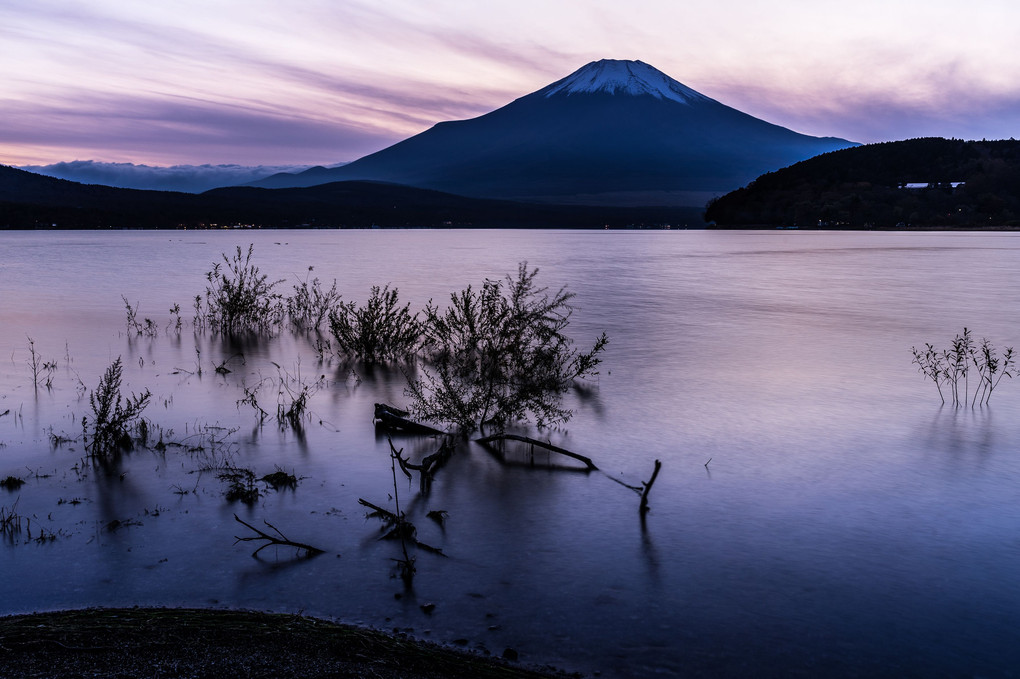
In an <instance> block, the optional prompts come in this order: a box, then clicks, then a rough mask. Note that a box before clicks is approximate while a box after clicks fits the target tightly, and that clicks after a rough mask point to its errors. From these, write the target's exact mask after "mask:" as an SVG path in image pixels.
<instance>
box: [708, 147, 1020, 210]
mask: <svg viewBox="0 0 1020 679" xmlns="http://www.w3.org/2000/svg"><path fill="white" fill-rule="evenodd" d="M705 218H706V220H708V221H712V222H715V223H716V224H717V225H718V226H720V227H730V228H748V227H753V226H797V227H802V228H804V227H807V228H818V227H822V228H844V229H861V228H907V227H917V228H927V227H939V228H952V227H967V228H992V227H996V228H997V227H1009V228H1017V227H1020V141H1013V140H1008V141H962V140H959V139H941V138H937V137H936V138H925V139H910V140H907V141H897V142H886V143H882V144H870V145H868V146H859V147H857V148H852V149H846V150H842V151H835V152H832V153H827V154H824V155H821V156H818V157H816V158H811V159H809V160H805V161H803V162H800V163H796V164H795V165H792V166H790V167H787V168H783V169H782V170H778V171H776V172H771V173H768V174H765V175H762V176H761V177H759V178H758V179H756V180H755V181H754V182H752V183H751V184H750V185H748V186H746V187H744V188H741V189H738V190H737V191H734V192H732V193H729V194H727V195H725V196H723V197H721V198H719V199H718V200H716V201H714V202H713V203H711V204H710V205H709V206H708V209H707V210H706V215H705Z"/></svg>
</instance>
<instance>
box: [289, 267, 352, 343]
mask: <svg viewBox="0 0 1020 679" xmlns="http://www.w3.org/2000/svg"><path fill="white" fill-rule="evenodd" d="M308 271H312V267H308ZM339 303H340V293H339V292H337V289H336V279H334V280H333V285H332V287H330V288H329V289H328V290H327V289H326V288H324V287H323V286H322V283H320V282H319V279H318V278H313V279H312V280H311V281H309V280H308V278H307V277H305V280H303V281H301V282H299V283H298V284H297V285H295V286H294V294H293V295H291V296H290V297H288V298H287V315H288V316H289V317H290V320H291V323H293V324H294V325H295V326H297V327H299V328H304V329H306V330H314V329H316V328H318V327H319V326H320V325H322V322H323V321H324V320H325V319H326V317H327V316H328V315H329V314H330V312H332V311H334V310H335V309H336V307H337V305H338V304H339Z"/></svg>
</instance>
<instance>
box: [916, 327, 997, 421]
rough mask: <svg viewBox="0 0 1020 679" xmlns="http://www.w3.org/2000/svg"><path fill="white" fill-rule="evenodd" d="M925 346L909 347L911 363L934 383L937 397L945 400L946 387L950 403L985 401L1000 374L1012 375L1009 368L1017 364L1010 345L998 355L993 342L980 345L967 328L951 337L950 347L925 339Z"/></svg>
mask: <svg viewBox="0 0 1020 679" xmlns="http://www.w3.org/2000/svg"><path fill="white" fill-rule="evenodd" d="M924 347H925V348H924V350H923V351H921V350H919V349H917V347H911V348H910V351H911V352H912V353H913V355H914V360H913V363H914V364H915V365H917V369H918V372H920V373H921V374H922V375H924V377H925V378H927V379H930V380H931V381H932V382H934V383H935V388H936V389H938V392H939V398H940V399H941V400H942V402H943V403H945V402H946V394H945V393H944V392H943V391H942V388H943V387H946V389H947V391H948V393H949V395H950V397H951V398H952V401H953V405H961V404H964V405H965V404H967V403H968V402H969V403H971V404H972V405H987V404H988V402H989V400H990V399H991V398H992V392H993V391H995V388H996V387H998V386H999V382H1001V381H1002V378H1003V377H1010V378H1011V377H1013V373H1012V372H1011V370H1012V369H1013V368H1014V366H1015V364H1016V359H1015V358H1014V356H1013V347H1006V349H1005V351H1004V352H1003V354H1002V356H999V354H998V351H997V350H996V349H995V346H994V345H993V344H992V343H991V342H990V341H989V340H987V339H982V340H981V344H980V345H979V344H978V343H977V342H976V341H975V340H974V336H973V335H972V334H971V332H970V330H969V329H967V328H964V329H963V333H962V334H959V335H957V336H956V337H954V338H953V341H952V343H951V344H950V348H949V349H945V350H943V351H941V352H940V351H938V350H936V349H935V347H934V346H933V345H931V344H928V343H925V345H924ZM972 370H973V372H974V390H973V393H972V392H971V388H970V383H971V379H970V378H971V371H972Z"/></svg>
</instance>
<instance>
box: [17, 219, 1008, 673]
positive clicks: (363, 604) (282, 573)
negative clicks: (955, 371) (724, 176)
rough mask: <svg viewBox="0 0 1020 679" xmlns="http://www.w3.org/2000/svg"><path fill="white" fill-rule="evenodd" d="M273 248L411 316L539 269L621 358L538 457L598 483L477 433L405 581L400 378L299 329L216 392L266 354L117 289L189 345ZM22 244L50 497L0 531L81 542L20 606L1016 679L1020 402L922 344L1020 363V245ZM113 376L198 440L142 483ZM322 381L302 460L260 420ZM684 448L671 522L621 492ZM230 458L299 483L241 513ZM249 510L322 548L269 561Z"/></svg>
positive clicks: (572, 655)
mask: <svg viewBox="0 0 1020 679" xmlns="http://www.w3.org/2000/svg"><path fill="white" fill-rule="evenodd" d="M248 243H254V244H255V259H256V263H257V264H258V265H259V266H260V267H261V268H262V269H263V271H265V272H266V273H268V274H269V275H270V276H271V277H273V278H282V279H285V281H286V283H284V284H283V286H281V287H282V288H285V291H288V292H289V290H290V286H291V284H293V283H294V282H297V281H298V280H301V279H304V278H305V277H306V276H308V275H309V267H313V268H314V269H313V271H311V272H310V273H311V275H312V276H318V277H319V278H320V279H322V280H325V281H329V282H331V281H332V280H333V279H334V278H335V279H336V280H337V282H338V287H339V288H340V289H341V291H342V292H343V294H344V298H345V299H347V300H354V301H358V302H362V301H364V300H365V299H366V298H367V296H368V292H369V289H370V287H371V286H372V285H380V284H385V283H390V284H391V285H393V286H396V287H398V288H399V290H400V294H401V298H402V299H403V300H405V301H408V302H411V304H412V307H415V308H420V307H421V306H423V305H424V304H425V303H426V302H427V301H428V300H429V299H434V300H437V301H440V300H445V299H447V298H448V295H449V293H450V292H452V291H454V290H459V289H461V288H463V287H465V286H466V285H468V284H474V285H478V284H480V283H481V282H482V281H483V280H484V279H485V278H487V277H489V278H498V277H502V276H503V275H504V274H505V273H507V272H512V271H515V270H516V267H517V263H518V262H520V261H524V260H527V261H528V262H529V264H531V265H532V266H537V267H539V268H540V270H541V273H540V275H539V280H540V281H541V282H542V283H544V284H545V285H548V286H550V287H553V288H558V287H559V286H561V285H566V286H568V289H569V290H571V291H573V292H575V293H576V294H577V297H576V299H575V302H576V306H577V310H576V312H575V316H574V319H573V323H572V324H571V326H570V330H571V333H572V334H573V335H574V336H575V337H576V339H577V340H578V341H579V343H582V344H583V343H586V342H587V343H590V342H591V341H593V340H594V338H595V337H596V336H597V335H598V334H599V333H600V332H601V331H603V330H605V331H606V332H607V333H608V334H609V337H610V340H611V343H610V345H609V348H608V350H607V352H606V357H605V365H604V370H603V371H602V375H601V376H600V377H599V379H598V381H597V383H593V384H591V385H588V388H586V389H585V390H584V391H583V392H578V393H577V394H573V395H571V397H570V406H571V407H572V408H573V409H574V410H575V413H576V414H575V416H574V418H573V419H572V420H571V421H570V422H569V423H568V424H567V425H566V427H565V428H563V429H562V430H558V431H554V432H543V433H542V434H541V435H542V436H545V437H550V438H551V439H552V440H553V441H554V442H556V443H558V444H559V445H562V446H565V447H567V448H570V449H572V450H575V451H577V452H579V453H582V454H584V455H588V456H590V457H592V458H593V459H594V460H595V462H596V464H598V466H599V467H600V469H601V470H602V471H600V472H596V473H591V474H584V473H574V472H564V471H550V470H548V469H529V468H526V467H504V466H501V465H500V464H498V462H497V461H496V460H494V459H493V458H492V457H491V456H490V455H489V454H488V453H487V452H486V451H485V450H484V449H482V448H481V447H479V446H478V445H477V444H475V443H469V444H465V446H464V448H463V449H462V450H460V451H458V453H457V455H456V456H455V457H454V458H453V460H452V461H451V463H450V465H449V466H448V467H446V468H445V469H444V470H443V471H441V472H440V473H439V475H438V477H437V479H436V482H435V484H434V485H433V487H432V489H431V491H430V492H429V493H428V494H422V493H420V492H419V490H418V486H417V482H415V484H414V485H413V486H408V484H407V483H406V482H403V481H402V482H400V484H398V491H399V494H400V500H401V503H402V508H404V509H405V510H406V511H407V513H408V516H409V518H410V519H411V520H412V521H413V522H415V524H416V525H417V526H418V529H419V538H420V539H421V540H423V541H424V542H426V543H429V544H432V545H435V546H437V547H441V548H442V549H443V551H444V552H445V553H446V554H447V555H448V558H442V557H438V556H435V555H432V554H427V553H418V558H417V571H418V572H417V576H416V578H415V580H414V586H413V589H412V590H410V591H407V590H405V589H404V587H403V584H402V583H401V581H400V580H398V579H394V578H392V577H391V575H392V561H391V559H393V558H396V557H397V556H398V554H399V549H398V547H397V546H396V545H394V544H393V543H391V542H386V541H380V540H378V539H377V538H378V537H379V522H378V521H377V520H374V519H366V518H365V511H364V509H363V508H362V507H361V506H360V505H359V504H358V498H365V499H367V500H369V501H372V502H375V503H376V504H380V505H386V506H392V500H391V499H390V496H391V495H392V494H393V479H392V476H391V469H390V460H389V457H388V445H387V442H386V439H385V438H384V437H380V436H377V434H376V432H375V429H374V427H373V426H372V404H373V403H375V402H378V401H388V402H392V403H397V404H401V403H404V402H405V399H404V396H403V383H404V378H403V376H402V374H401V373H400V372H399V371H386V370H376V371H370V370H367V369H366V368H364V367H363V366H358V367H356V368H355V370H356V372H357V379H356V378H355V377H354V376H352V375H351V374H350V369H349V368H348V367H343V366H340V365H339V363H338V362H337V361H335V360H333V361H330V360H326V361H324V362H320V361H319V360H318V357H317V356H316V351H315V347H314V341H313V339H312V338H309V337H307V336H303V335H294V334H293V333H291V332H284V333H282V334H281V335H279V336H278V337H275V338H272V339H271V340H263V341H260V342H253V343H250V344H249V345H247V346H244V347H241V350H242V351H243V354H244V360H243V362H242V360H241V359H240V358H234V359H232V360H231V362H230V363H228V365H229V367H231V368H232V369H233V372H231V373H230V374H228V375H219V374H216V373H215V372H214V370H213V368H214V366H215V365H217V364H219V363H221V362H222V361H223V360H225V359H227V358H229V357H231V356H233V355H234V353H235V352H237V351H238V347H236V346H234V345H231V344H230V343H229V342H226V341H224V340H222V339H221V338H218V337H215V336H210V335H209V334H207V333H198V334H196V333H194V332H193V331H192V328H191V327H190V324H189V325H187V326H186V327H185V329H184V331H183V332H182V333H181V334H180V335H179V336H178V335H177V334H176V333H173V332H169V333H163V332H161V333H160V334H159V336H158V337H155V338H147V337H136V336H132V335H130V334H129V333H127V332H126V328H125V313H124V303H123V301H122V299H121V295H126V296H127V297H128V298H129V300H130V301H131V302H132V303H137V304H138V306H139V309H140V316H146V317H151V318H153V319H155V320H157V321H158V322H159V323H161V324H166V323H167V322H168V320H169V313H168V309H169V307H170V305H171V304H173V303H175V302H176V303H180V305H181V307H182V308H183V309H184V310H185V313H184V315H185V317H186V318H190V312H189V311H188V310H189V309H190V305H191V301H190V300H191V299H193V298H194V296H195V295H196V294H198V293H201V292H202V291H203V290H204V284H205V280H204V277H203V274H204V273H205V272H206V271H208V270H209V268H210V267H211V264H212V262H214V261H217V260H218V259H219V256H220V253H223V252H230V251H232V250H233V248H234V247H235V246H236V245H242V246H244V247H247V244H248ZM0 253H2V254H0V350H2V351H0V413H2V412H4V411H9V412H7V413H6V414H4V415H2V416H0V477H6V476H8V475H14V476H18V477H22V478H26V479H27V483H26V484H25V485H24V486H22V487H21V488H20V489H18V490H16V491H6V490H0V508H4V509H6V510H10V509H11V508H16V511H17V512H18V513H19V514H21V515H23V516H27V517H31V521H32V530H33V536H35V535H38V531H40V530H45V531H47V532H49V533H52V534H55V535H56V536H57V537H56V539H55V540H53V541H49V542H45V543H39V542H36V541H30V540H29V539H28V536H27V535H26V533H25V532H22V533H21V534H20V535H19V536H15V537H14V538H13V539H8V540H6V541H5V542H4V543H3V544H2V545H0V573H2V576H3V577H0V613H15V612H26V611H33V610H44V609H56V608H66V607H82V606H90V605H100V604H103V605H129V604H166V605H204V606H222V607H244V608H255V609H265V610H278V611H303V612H305V613H309V614H314V615H318V616H323V617H330V618H336V619H340V620H344V621H351V622H357V623H361V624H366V625H371V626H374V627H380V628H383V629H398V630H403V631H407V632H408V633H410V634H413V635H414V636H417V637H421V638H429V639H434V640H436V641H442V642H453V641H459V642H460V643H465V642H466V645H467V646H468V647H472V648H478V649H480V650H482V649H484V650H488V651H490V652H492V653H494V654H497V655H498V654H501V653H502V652H503V650H504V649H505V648H508V647H509V648H514V649H516V650H517V651H518V652H519V653H520V656H521V659H522V661H525V662H530V663H538V664H542V663H552V664H555V665H558V666H560V667H564V668H566V669H570V670H577V671H582V672H601V676H606V677H651V676H748V675H755V676H812V677H813V676H876V675H884V676H925V677H929V676H954V677H955V676H992V677H1000V676H1001V677H1008V676H1017V675H1018V673H1020V669H1018V668H1020V578H1018V574H1020V502H1018V499H1020V497H1018V496H1020V450H1018V442H1020V418H1018V417H1017V415H1018V414H1020V384H1013V383H1010V381H1009V380H1006V381H1004V382H1003V383H1002V385H1001V386H1000V388H999V390H998V391H997V392H995V394H994V396H993V398H992V401H991V404H990V406H988V407H983V408H970V407H966V408H953V407H951V406H941V405H940V403H939V399H938V396H937V394H936V392H935V389H934V387H933V386H932V385H931V383H925V382H924V380H923V378H922V377H921V376H920V375H918V374H917V372H916V371H915V367H914V366H912V365H911V354H910V347H911V346H912V345H922V344H923V343H924V342H933V343H934V344H936V345H937V346H946V345H948V343H949V341H950V340H951V339H952V337H953V335H955V334H956V333H958V332H960V331H961V330H962V329H963V327H964V326H966V327H969V328H971V329H972V330H973V331H974V333H975V334H976V335H977V336H978V337H988V338H989V339H990V340H992V341H993V342H994V343H995V344H996V345H997V346H999V347H1002V346H1008V345H1014V344H1020V315H1018V314H1017V310H1018V309H1020V285H1018V281H1017V271H1018V270H1020V238H1018V237H1017V236H1016V235H1013V234H895V233H880V234H862V233H790V232H726V233H716V232H672V233H671V232H655V233H619V232H605V233H602V232H598V233H593V232H587V233H575V232H523V231H521V232H519V231H477V232H453V231H449V232H443V231H405V232H397V231H364V232H322V231H313V232H200V233H192V232H175V233H168V232H157V233H152V232H140V233H135V232H114V233H17V232H13V233H12V232H7V233H0ZM29 336H30V337H32V338H33V339H34V340H35V346H36V349H37V351H39V352H40V355H41V356H42V358H43V359H44V360H54V361H56V362H57V366H58V367H57V369H56V371H55V373H54V375H53V383H52V388H51V389H46V388H40V389H39V390H38V391H36V390H35V389H33V388H32V385H31V374H30V371H29V368H28V365H27V362H28V359H29V352H28V339H27V338H28V337H29ZM118 356H120V357H122V358H123V361H124V364H125V370H124V374H125V389H126V390H133V391H141V390H143V389H149V390H151V392H152V394H153V402H152V405H151V406H150V407H149V408H148V410H147V411H146V416H147V417H148V419H149V420H151V421H152V422H153V424H154V425H158V426H159V427H162V428H164V429H165V430H168V429H172V430H173V434H172V435H169V434H168V438H169V439H170V440H173V441H175V442H180V443H184V444H187V445H189V446H191V447H192V448H194V447H197V446H201V447H202V450H200V451H199V450H187V449H185V448H182V447H171V448H169V449H168V450H167V451H166V453H165V454H159V453H157V452H155V451H151V450H137V451H135V452H134V453H132V454H131V456H130V457H129V458H128V459H127V460H126V461H125V462H124V467H123V469H122V472H123V473H122V474H120V475H114V476H106V475H104V474H101V473H97V472H95V471H93V470H91V468H89V467H87V466H83V465H81V463H80V461H81V458H82V456H83V450H82V446H81V441H80V433H81V425H80V420H81V417H82V416H83V415H85V414H86V413H87V412H88V410H89V407H88V399H87V396H85V397H83V396H82V394H81V388H80V385H85V386H86V387H87V388H89V389H94V388H95V387H96V385H97V383H98V379H99V376H100V375H101V374H102V372H103V370H104V369H105V368H106V366H108V365H109V364H110V363H111V362H112V361H113V360H114V359H115V358H116V357H118ZM199 368H201V374H198V373H199V370H198V369H199ZM298 375H300V376H301V378H302V379H304V380H306V381H314V380H316V379H320V378H321V379H322V380H324V382H323V384H324V386H323V388H321V389H320V390H319V391H317V392H316V393H315V395H314V397H313V398H312V400H311V403H310V413H311V415H310V418H309V419H308V421H307V423H306V426H305V430H304V434H303V435H301V436H299V435H297V434H296V433H295V432H294V431H293V430H285V431H284V430H280V428H278V427H277V426H276V424H275V423H273V422H269V423H267V424H266V425H265V426H263V427H261V428H260V427H258V426H257V422H256V419H255V417H254V415H253V411H251V410H250V409H247V408H246V407H244V406H243V405H242V406H238V404H237V402H238V400H239V399H241V398H243V396H244V393H243V389H244V387H245V386H249V387H250V386H252V385H255V384H257V383H259V382H260V381H262V380H274V381H275V380H279V379H280V378H281V377H283V378H287V377H288V376H289V377H290V378H296V377H297V376H298ZM261 393H263V394H265V396H264V398H265V399H268V401H269V405H270V406H272V408H270V409H274V408H275V392H273V390H272V388H269V389H267V390H266V391H264V392H261ZM54 435H56V436H60V437H66V438H69V439H75V440H72V441H71V442H70V443H64V444H62V445H56V446H54V445H53V437H54ZM211 438H213V439H215V442H213V441H212V440H211ZM395 443H396V445H398V447H403V448H404V449H405V453H409V454H411V456H412V457H415V458H419V457H421V456H424V455H426V454H428V453H430V452H432V451H433V450H434V448H435V442H434V441H433V440H431V439H420V438H405V439H397V440H395ZM656 459H660V460H662V461H663V469H662V473H661V475H660V477H659V480H658V481H657V482H656V484H655V486H654V489H653V492H652V494H651V505H652V511H651V513H650V514H649V515H648V517H647V521H646V522H645V524H644V525H643V526H642V523H641V521H640V520H639V517H638V510H637V507H638V497H637V495H636V494H635V493H633V492H631V491H630V490H628V489H627V488H625V487H624V486H622V485H620V483H618V481H622V482H624V483H627V484H631V485H636V484H638V483H640V481H642V480H644V479H646V478H648V476H649V474H650V473H651V470H652V465H653V462H654V460H656ZM709 460H711V461H710V462H709ZM224 461H230V462H232V463H233V464H236V465H240V466H246V467H249V468H251V469H253V470H255V471H256V472H257V473H258V474H259V475H262V474H267V473H270V472H272V471H274V470H275V468H276V467H277V466H279V467H282V468H284V469H286V470H288V471H293V472H294V473H295V474H296V475H297V476H299V477H301V481H300V483H299V485H298V487H297V489H296V490H295V491H292V492H280V493H277V492H273V491H271V490H270V491H268V492H267V493H266V494H265V495H264V496H263V498H262V500H260V502H259V503H258V504H257V505H255V506H253V507H251V508H248V507H245V506H244V505H240V504H231V503H228V502H227V501H226V500H225V499H224V497H223V490H224V486H223V483H222V482H220V481H219V480H217V479H216V477H215V474H214V473H210V472H205V473H201V472H200V471H199V470H201V469H203V468H207V467H209V466H213V465H215V464H222V463H223V462H224ZM706 463H707V464H706ZM179 491H189V492H186V493H184V494H182V493H181V492H179ZM74 500H80V501H81V502H72V501H74ZM15 503H16V504H15ZM430 510H444V511H446V512H448V520H447V522H446V524H445V526H444V527H440V526H439V525H437V524H435V523H434V522H432V521H430V520H429V519H427V518H426V517H425V514H426V513H427V512H428V511H430ZM235 512H236V513H238V514H239V515H240V516H241V517H242V518H245V519H246V520H249V521H251V522H258V523H261V521H263V520H268V521H270V522H271V523H273V524H274V525H276V526H277V527H279V528H280V529H281V530H283V531H284V532H285V533H287V535H288V536H289V537H292V538H294V539H296V540H300V541H303V542H308V543H312V544H315V545H317V546H319V547H321V548H323V549H325V550H326V551H327V553H326V554H325V555H323V556H320V557H318V558H315V559H312V560H297V561H295V560H293V559H291V556H292V554H291V553H290V552H288V551H287V550H277V551H275V552H274V551H272V550H265V551H263V552H262V555H261V556H262V557H263V558H261V559H259V560H254V559H252V558H251V557H250V553H251V551H252V547H251V545H246V544H234V536H235V535H241V534H244V531H243V529H241V527H240V526H238V525H237V524H236V523H235V522H234V519H233V514H234V513H235ZM114 520H116V521H119V522H121V523H122V524H126V525H123V526H122V527H121V528H120V529H118V530H108V529H107V526H108V525H109V524H110V522H111V521H114ZM397 595H399V597H398V596H397ZM426 603H434V604H435V609H434V611H433V612H432V613H431V614H426V613H424V612H423V610H422V608H421V606H422V605H423V604H426Z"/></svg>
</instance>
